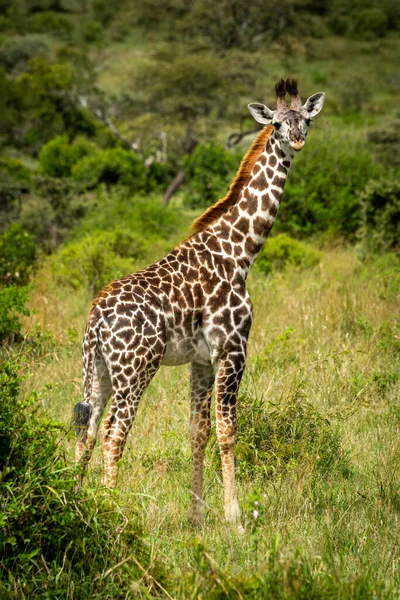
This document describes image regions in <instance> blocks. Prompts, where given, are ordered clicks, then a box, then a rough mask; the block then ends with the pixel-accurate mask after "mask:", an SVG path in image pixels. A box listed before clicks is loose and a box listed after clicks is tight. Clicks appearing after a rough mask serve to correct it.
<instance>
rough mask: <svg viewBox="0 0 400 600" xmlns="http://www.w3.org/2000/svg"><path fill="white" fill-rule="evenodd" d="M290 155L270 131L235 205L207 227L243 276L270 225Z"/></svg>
mask: <svg viewBox="0 0 400 600" xmlns="http://www.w3.org/2000/svg"><path fill="white" fill-rule="evenodd" d="M293 155H294V151H293V150H292V149H291V148H289V147H287V146H286V145H283V144H281V143H280V140H279V138H278V136H277V133H276V131H274V132H273V133H272V135H271V137H270V138H269V140H268V142H267V144H266V146H265V148H264V150H263V152H262V153H261V155H260V157H259V159H258V161H257V162H256V164H255V165H254V167H253V170H252V172H251V175H250V178H249V180H248V182H247V184H246V185H245V186H244V188H243V190H242V192H241V194H240V196H239V199H238V201H237V202H236V204H235V205H234V206H232V207H231V208H230V209H229V211H228V212H227V213H225V214H224V215H222V217H220V218H219V219H218V221H216V222H215V224H214V225H212V226H211V227H210V228H209V231H210V232H212V233H213V234H214V235H215V236H216V237H217V238H218V239H219V241H220V244H221V246H222V252H223V254H224V256H225V257H227V256H228V257H229V258H233V259H234V260H235V262H236V263H237V265H238V267H239V269H240V270H241V271H243V273H244V275H247V273H248V271H249V269H250V267H251V265H252V264H253V262H254V261H255V259H256V258H257V255H258V254H259V252H260V250H261V248H262V247H263V245H264V243H265V241H266V239H267V237H268V235H269V233H270V231H271V229H272V227H273V224H274V222H275V218H276V215H277V213H278V209H279V205H280V201H281V197H282V193H283V188H284V185H285V183H286V179H287V176H288V173H289V170H290V167H291V164H292V160H293Z"/></svg>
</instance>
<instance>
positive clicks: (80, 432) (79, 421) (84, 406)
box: [72, 401, 92, 438]
mask: <svg viewBox="0 0 400 600" xmlns="http://www.w3.org/2000/svg"><path fill="white" fill-rule="evenodd" d="M91 412H92V411H91V408H90V404H89V402H85V401H82V402H78V404H75V406H74V412H73V415H72V426H73V427H75V435H76V437H77V438H81V437H83V436H84V433H85V431H86V429H87V426H88V425H89V419H90V415H91Z"/></svg>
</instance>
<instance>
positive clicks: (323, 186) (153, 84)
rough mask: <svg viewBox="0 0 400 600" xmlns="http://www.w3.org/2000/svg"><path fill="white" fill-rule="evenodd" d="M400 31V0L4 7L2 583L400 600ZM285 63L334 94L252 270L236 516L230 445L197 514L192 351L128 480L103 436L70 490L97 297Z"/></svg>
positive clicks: (161, 381) (168, 378) (288, 70)
mask: <svg viewBox="0 0 400 600" xmlns="http://www.w3.org/2000/svg"><path fill="white" fill-rule="evenodd" d="M399 28H400V8H399V4H398V2H394V1H393V0H380V1H379V2H378V1H377V0H363V1H362V2H361V0H353V1H352V2H351V3H350V4H349V2H344V1H342V0H323V1H318V2H317V1H316V0H310V1H307V2H305V1H303V0H279V1H278V0H269V1H268V2H267V3H265V2H261V1H260V0H255V2H252V3H251V4H249V3H247V2H246V3H245V2H244V1H243V0H238V1H237V2H228V1H227V0H222V2H219V3H218V4H216V3H215V2H211V1H210V0H193V1H192V2H186V1H184V2H179V1H175V0H174V1H165V0H161V1H160V0H159V1H158V2H157V3H156V2H154V0H141V1H140V2H139V1H138V0H118V1H114V2H106V1H105V0H91V1H85V2H78V1H77V0H33V1H30V2H26V1H25V0H12V1H10V0H8V1H7V2H6V1H5V0H0V109H1V110H0V146H1V157H0V362H1V373H0V526H1V529H0V596H1V598H18V599H19V598H104V599H105V598H134V597H141V598H152V597H159V598H161V597H168V598H200V599H204V600H205V599H207V600H208V599H214V598H215V599H217V598H218V599H219V598H238V599H239V598H254V599H258V598H271V599H272V598H274V599H276V598H282V599H288V598H291V599H292V598H293V599H294V598H304V599H314V598H315V599H317V598H321V599H322V598H327V597H335V598H341V599H342V598H346V599H347V598H349V599H350V598H351V599H354V598H359V599H360V600H361V599H364V598H371V599H373V598H390V599H392V598H398V590H399V589H400V580H399V569H398V562H399V558H400V557H399V551H398V538H399V533H400V531H399V519H398V516H399V510H400V487H399V483H398V480H399V477H398V472H399V465H400V445H399V427H400V404H399V398H400V394H399V389H400V388H399V386H400V377H399V372H400V371H399V366H400V365H399V363H400V342H399V340H400V322H399V317H398V306H399V301H400V278H399V272H400V268H399V267H400V258H399V249H400V185H399V179H398V177H399V170H400V134H399V123H400V116H399V112H398V102H397V98H398V92H399V86H400V82H399V77H398V54H399V50H400V39H399ZM293 75H294V76H296V77H298V79H299V82H300V93H301V95H302V97H303V98H304V99H305V98H306V97H307V95H309V94H311V93H314V92H316V91H325V92H326V95H327V100H326V103H325V106H324V109H323V112H322V114H321V116H320V117H319V118H318V120H316V123H315V124H314V125H313V126H312V127H313V128H312V130H311V131H310V133H309V137H308V140H307V146H306V148H305V150H304V151H303V152H302V153H301V154H300V155H299V156H296V158H295V162H294V166H293V168H292V171H291V173H290V177H289V180H288V183H287V186H286V188H285V195H284V200H283V204H282V207H281V210H280V213H279V216H278V221H277V223H276V226H275V229H274V237H272V238H271V240H269V241H268V243H267V244H266V246H265V248H264V249H263V251H262V252H261V254H260V256H259V258H258V260H257V262H256V265H255V267H254V269H253V271H252V273H251V276H250V278H249V286H250V288H251V290H250V291H251V295H252V298H253V302H254V305H255V314H256V322H255V325H254V331H253V333H252V337H251V343H250V352H249V361H248V369H247V372H246V375H245V378H244V381H243V384H242V388H241V396H240V401H239V410H238V418H239V435H238V444H237V451H236V457H237V471H238V481H239V495H240V502H241V505H242V508H243V512H244V525H245V533H244V534H243V535H239V534H238V532H237V531H236V530H234V529H230V528H227V526H226V525H225V524H224V523H223V522H222V521H221V519H220V514H221V509H222V494H221V481H220V479H221V478H220V474H219V471H220V465H219V456H218V448H217V443H216V438H215V436H214V438H213V439H212V441H211V443H210V447H209V451H208V454H207V461H206V475H205V479H206V482H205V483H206V485H205V492H206V502H207V518H206V526H205V528H204V530H199V531H194V530H192V529H191V528H190V527H189V526H188V524H187V516H186V515H187V508H188V502H189V486H190V452H189V442H188V435H187V429H188V418H189V417H188V412H189V411H188V406H189V403H188V386H187V379H188V375H187V369H186V368H177V369H174V370H171V369H169V370H166V371H165V372H164V371H162V372H161V373H160V374H159V376H158V378H157V379H156V380H155V381H154V382H153V383H152V385H151V386H150V389H149V390H148V392H147V394H146V398H145V399H144V400H143V402H142V405H141V408H140V411H139V415H138V418H137V421H136V423H135V427H134V431H133V433H132V435H131V437H130V439H129V442H128V447H127V450H126V453H125V455H124V459H123V461H122V465H121V482H120V486H119V489H118V490H116V491H115V492H113V493H110V492H108V491H106V490H104V489H102V487H101V485H100V481H101V470H102V466H101V450H100V449H98V450H96V453H95V456H94V460H93V465H92V469H91V471H90V474H89V476H88V479H87V482H86V484H85V486H84V487H83V489H81V490H79V489H78V488H77V487H76V480H77V470H76V467H75V466H74V465H73V461H72V457H73V447H74V437H73V433H72V432H71V431H70V423H69V420H70V414H71V410H72V407H73V405H74V404H75V403H76V402H78V401H79V400H80V399H81V375H80V339H81V336H82V331H83V327H84V323H85V315H86V313H87V310H88V307H89V305H90V300H91V298H92V297H93V295H94V294H95V293H96V291H97V290H98V289H99V288H101V286H102V285H104V284H105V283H107V282H109V281H110V280H111V279H113V278H116V277H119V276H121V275H123V274H125V273H128V272H130V271H132V270H134V269H137V268H140V267H141V266H144V265H146V264H148V263H149V262H151V261H153V260H156V259H157V258H159V257H160V256H162V255H163V254H164V253H165V252H166V251H168V250H169V249H171V248H172V247H173V246H174V244H176V243H177V242H179V240H180V239H182V238H183V237H184V236H185V235H186V233H187V230H188V226H189V224H190V222H191V220H192V219H193V218H194V217H196V216H197V215H198V214H199V213H200V212H201V211H202V210H203V209H204V208H205V207H206V206H209V205H210V204H211V203H213V202H214V201H216V200H217V199H218V198H219V197H220V196H221V195H222V194H224V193H225V191H226V189H227V187H228V186H229V184H230V181H231V180H232V178H233V177H234V174H235V172H236V169H237V166H238V164H239V162H240V159H241V157H242V156H243V154H244V152H245V150H246V149H247V147H248V146H249V145H250V143H251V141H252V139H253V137H254V134H255V132H256V131H255V129H256V125H255V123H254V121H252V120H251V118H250V115H249V113H248V111H247V109H246V105H247V103H248V102H250V101H263V102H266V103H267V104H269V105H270V106H273V105H274V102H275V99H274V97H273V84H274V83H275V81H276V80H277V79H278V78H280V77H282V76H293ZM183 382H185V385H182V383H183ZM172 399H173V400H174V402H172V401H171V400H172Z"/></svg>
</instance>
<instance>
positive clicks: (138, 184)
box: [72, 148, 144, 190]
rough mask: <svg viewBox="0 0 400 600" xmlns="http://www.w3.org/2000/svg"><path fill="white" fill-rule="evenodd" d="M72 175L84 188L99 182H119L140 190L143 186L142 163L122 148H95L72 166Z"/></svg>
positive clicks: (110, 183)
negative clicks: (95, 149)
mask: <svg viewBox="0 0 400 600" xmlns="http://www.w3.org/2000/svg"><path fill="white" fill-rule="evenodd" d="M72 177H73V179H74V180H75V181H76V182H77V183H79V184H80V185H81V186H82V187H83V188H86V189H90V188H94V187H96V186H97V185H99V184H100V183H105V184H106V185H115V184H117V183H120V184H122V185H126V186H127V187H129V188H132V189H136V190H140V189H141V188H142V187H143V179H144V163H143V161H141V160H140V159H139V158H138V157H137V156H136V154H134V153H133V152H131V151H128V150H123V149H122V148H110V149H107V150H97V151H95V152H93V153H92V154H91V155H89V156H85V157H83V158H82V159H81V160H80V161H78V162H77V163H76V164H75V165H74V166H73V168H72Z"/></svg>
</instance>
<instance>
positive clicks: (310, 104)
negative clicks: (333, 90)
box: [303, 92, 325, 118]
mask: <svg viewBox="0 0 400 600" xmlns="http://www.w3.org/2000/svg"><path fill="white" fill-rule="evenodd" d="M324 100H325V94H324V92H318V93H317V94H314V95H313V96H310V97H309V98H308V100H307V101H306V102H305V104H303V108H304V109H305V110H306V111H307V112H308V114H309V115H310V117H311V118H312V117H315V115H317V114H318V113H319V112H321V109H322V107H323V105H324Z"/></svg>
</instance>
